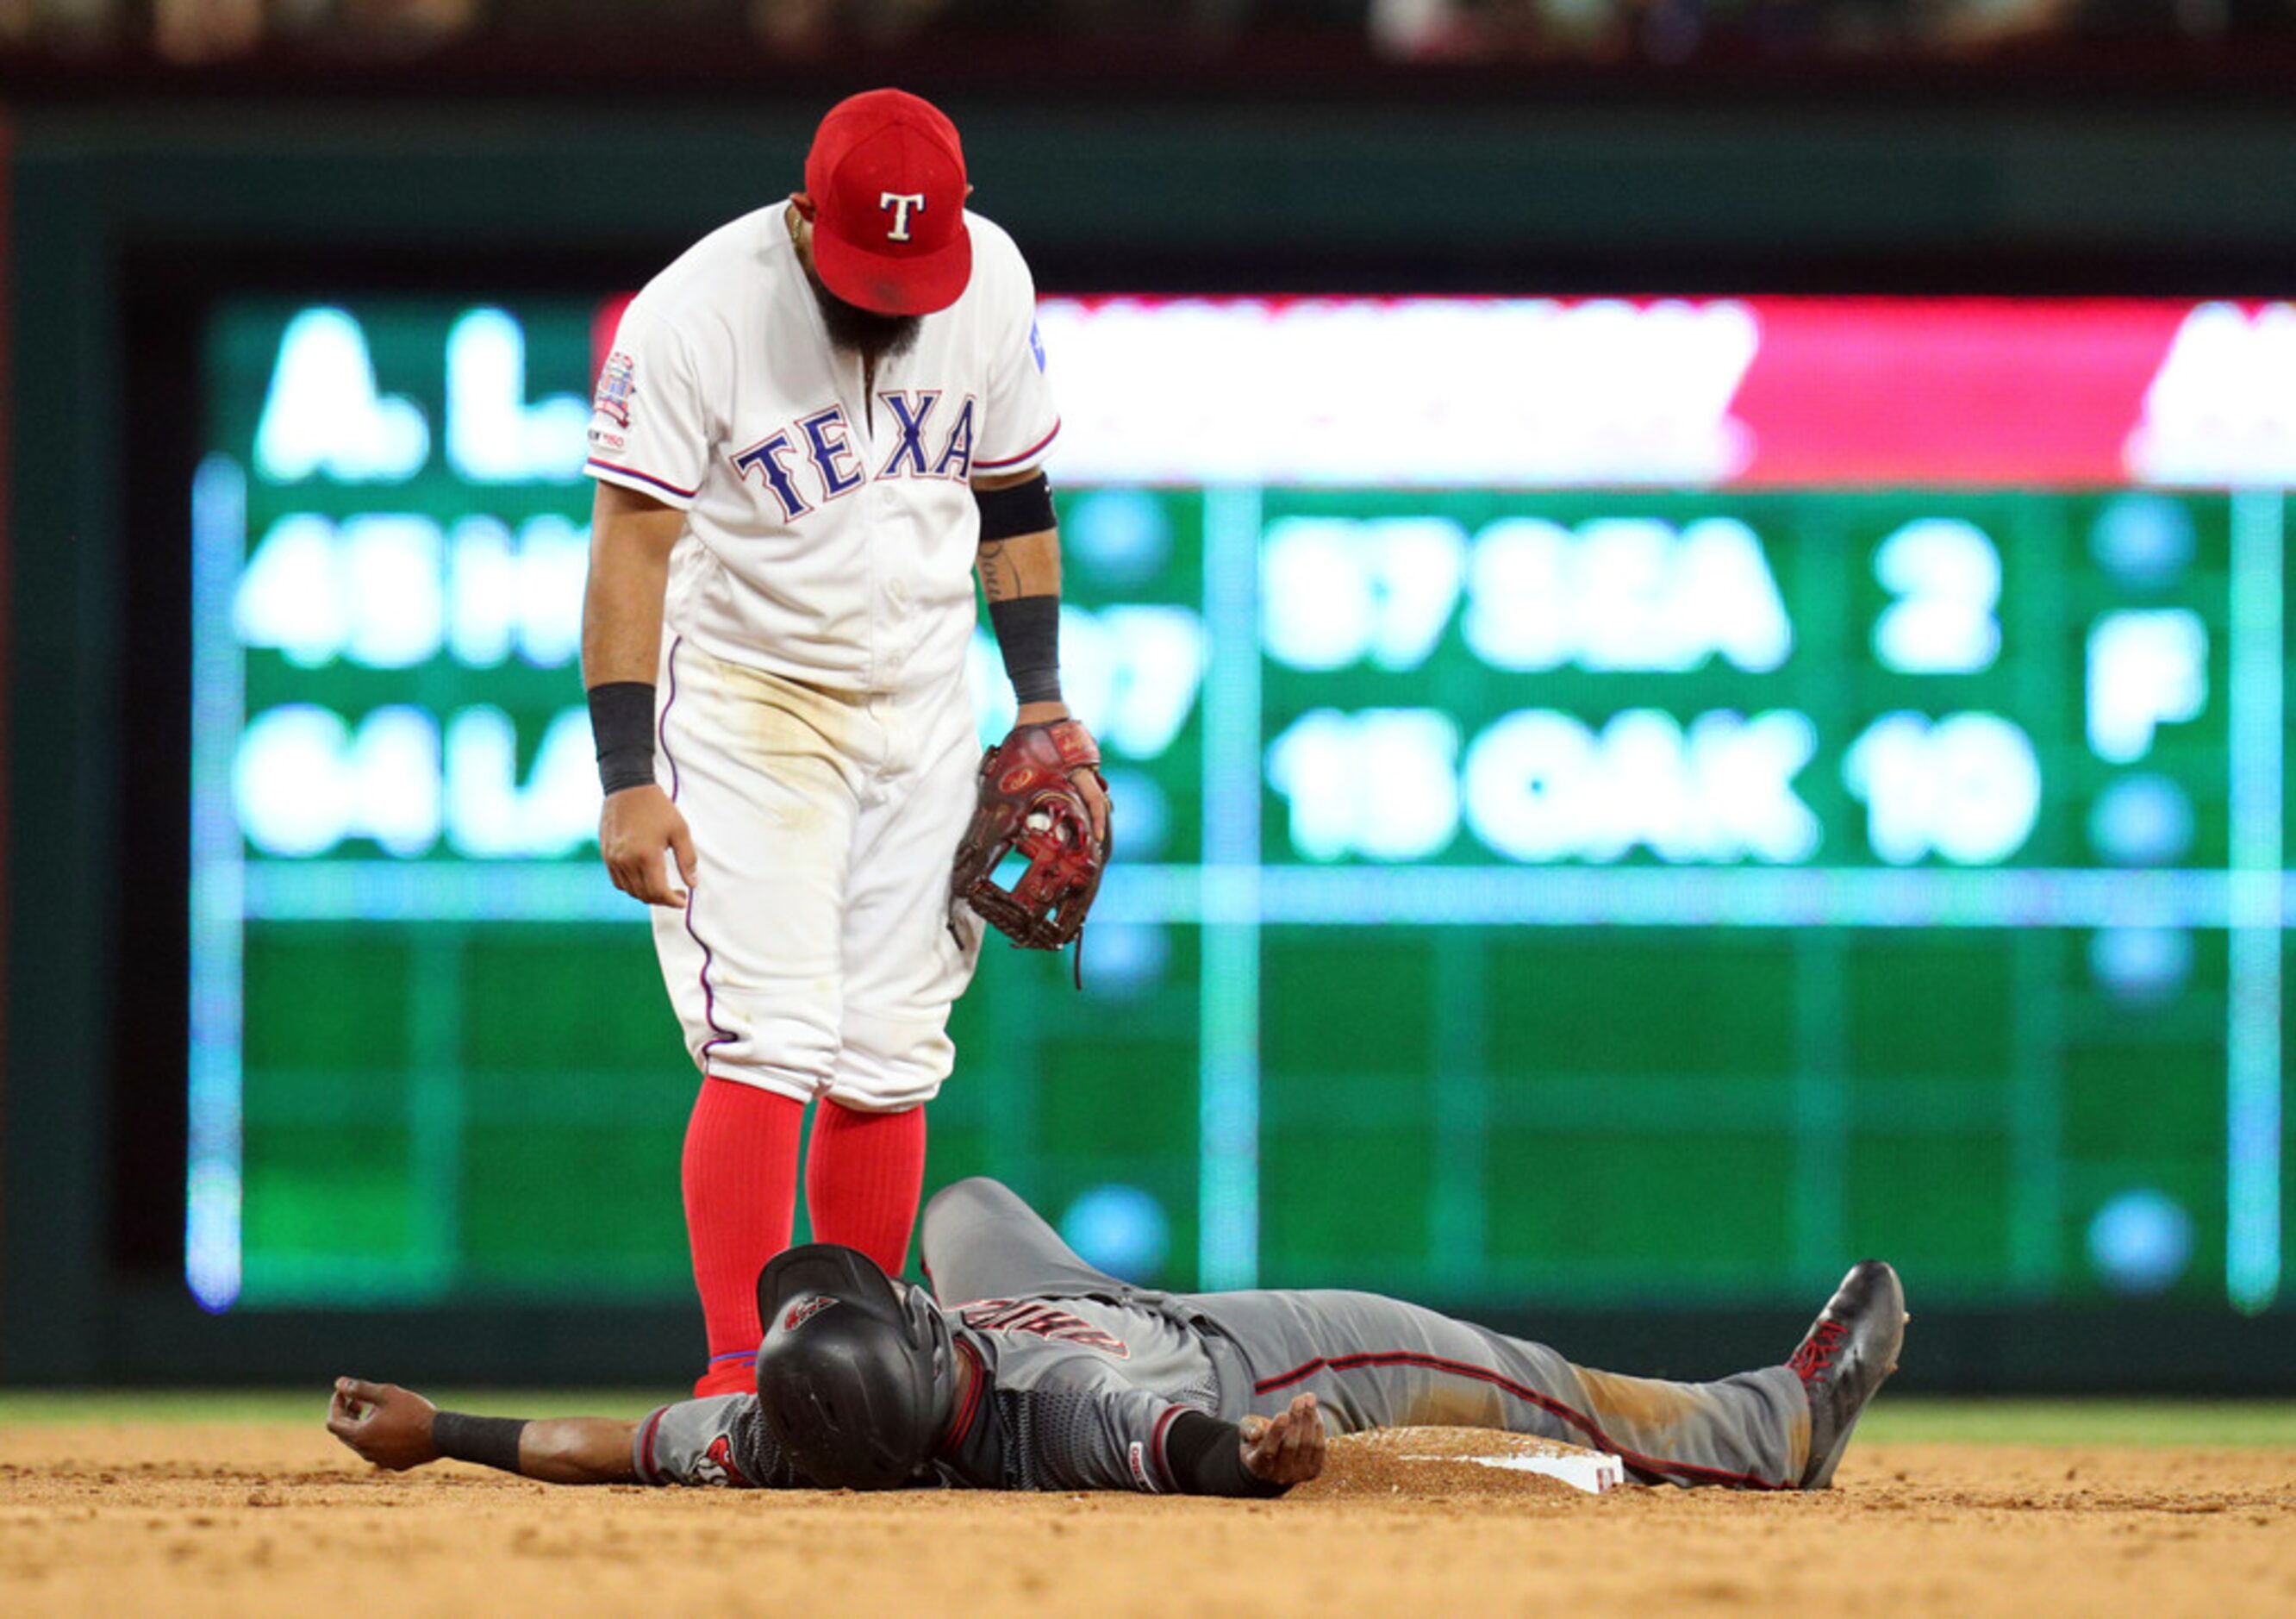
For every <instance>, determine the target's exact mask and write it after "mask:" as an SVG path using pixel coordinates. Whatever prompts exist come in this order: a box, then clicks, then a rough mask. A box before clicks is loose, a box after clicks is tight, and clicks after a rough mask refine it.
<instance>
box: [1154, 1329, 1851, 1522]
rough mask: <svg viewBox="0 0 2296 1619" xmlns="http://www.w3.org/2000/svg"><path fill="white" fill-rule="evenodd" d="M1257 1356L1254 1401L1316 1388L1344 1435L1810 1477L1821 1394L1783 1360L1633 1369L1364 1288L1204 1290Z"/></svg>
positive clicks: (1651, 1471) (1758, 1485)
mask: <svg viewBox="0 0 2296 1619" xmlns="http://www.w3.org/2000/svg"><path fill="white" fill-rule="evenodd" d="M1189 1303H1192V1304H1193V1305H1194V1306H1195V1307H1196V1308H1198V1309H1200V1310H1201V1311H1203V1313H1204V1314H1205V1315H1206V1316H1207V1317H1209V1318H1210V1319H1211V1320H1212V1321H1213V1322H1214V1323H1215V1324H1217V1325H1218V1327H1220V1328H1221V1329H1222V1330H1223V1331H1225V1332H1226V1333H1227V1334H1228V1335H1230V1336H1231V1337H1233V1338H1234V1340H1235V1341H1236V1342H1237V1343H1238V1344H1240V1345H1241V1347H1242V1351H1243V1354H1244V1358H1245V1360H1247V1361H1248V1362H1249V1363H1250V1366H1251V1376H1252V1388H1251V1403H1250V1408H1249V1409H1251V1410H1253V1411H1256V1412H1259V1414H1261V1415H1263V1416H1274V1415H1275V1413H1276V1412H1278V1411H1281V1410H1282V1409H1283V1408H1284V1407H1285V1405H1287V1404H1288V1403H1289V1402H1290V1401H1291V1400H1292V1397H1293V1396H1295V1395H1297V1394H1299V1393H1302V1392H1308V1393H1314V1394H1315V1396H1316V1400H1317V1401H1319V1402H1320V1403H1321V1404H1322V1405H1323V1406H1324V1409H1325V1410H1326V1411H1328V1412H1329V1413H1331V1416H1330V1418H1329V1420H1331V1421H1332V1423H1333V1426H1334V1428H1335V1429H1336V1430H1337V1431H1339V1432H1341V1433H1357V1432H1360V1431H1362V1430H1364V1429H1366V1428H1381V1427H1476V1428H1504V1429H1505V1430H1507V1431H1508V1432H1510V1433H1515V1434H1537V1435H1538V1436H1539V1437H1540V1438H1543V1439H1553V1440H1560V1441H1562V1442H1563V1443H1566V1444H1572V1445H1578V1446H1580V1447H1582V1448H1586V1449H1592V1450H1598V1451H1609V1452H1611V1454H1612V1455H1615V1456H1617V1457H1619V1458H1620V1459H1621V1460H1623V1461H1624V1462H1625V1463H1626V1465H1627V1467H1628V1471H1629V1472H1631V1473H1632V1474H1633V1475H1635V1476H1636V1478H1639V1479H1642V1480H1643V1481H1644V1482H1645V1483H1678V1484H1730V1485H1735V1486H1738V1487H1740V1488H1743V1489H1759V1490H1791V1489H1794V1488H1796V1487H1797V1486H1798V1484H1799V1483H1800V1475H1801V1470H1802V1467H1803V1466H1804V1464H1805V1460H1806V1459H1807V1457H1808V1450H1809V1402H1808V1397H1807V1396H1806V1395H1805V1394H1804V1393H1803V1391H1802V1385H1801V1380H1800V1378H1799V1377H1796V1376H1795V1375H1794V1373H1793V1371H1792V1369H1791V1368H1787V1367H1784V1366H1774V1367H1770V1368H1766V1369H1764V1370H1762V1371H1757V1372H1745V1373H1742V1374H1740V1375H1739V1376H1737V1377H1726V1378H1724V1379H1723V1380H1722V1381H1720V1382H1718V1383H1669V1382H1664V1381H1661V1380H1660V1379H1657V1378H1652V1377H1618V1376H1615V1375H1613V1374H1611V1373H1609V1372H1599V1371H1594V1370H1590V1369H1589V1368H1585V1367H1580V1366H1573V1365H1572V1364H1571V1363H1570V1361H1568V1360H1564V1359H1563V1358H1562V1356H1561V1355H1559V1354H1557V1353H1555V1352H1554V1351H1553V1350H1551V1349H1549V1348H1547V1347H1546V1345H1544V1344H1532V1343H1529V1342H1526V1341H1525V1340H1523V1339H1521V1338H1511V1337H1508V1336H1506V1335H1505V1334H1503V1333H1497V1332H1493V1331H1491V1330H1490V1329H1489V1328H1488V1327H1477V1326H1475V1325H1473V1324H1472V1323H1471V1322H1467V1321H1456V1320H1453V1319H1451V1318H1450V1317H1448V1316H1444V1315H1439V1314H1437V1313H1436V1312H1435V1311H1431V1310H1423V1309H1422V1308H1420V1307H1419V1306H1418V1305H1416V1304H1406V1303H1403V1302H1401V1301H1400V1300H1398V1299H1390V1298H1382V1297H1380V1296H1379V1295H1377V1294H1366V1293H1337V1292H1317V1293H1288V1292H1266V1293H1235V1294H1198V1295H1195V1296H1194V1297H1193V1298H1192V1299H1191V1300H1190V1301H1189Z"/></svg>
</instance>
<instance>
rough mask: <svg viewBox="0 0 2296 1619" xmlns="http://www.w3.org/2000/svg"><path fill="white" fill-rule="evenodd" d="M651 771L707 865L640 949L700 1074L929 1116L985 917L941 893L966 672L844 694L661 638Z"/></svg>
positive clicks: (970, 795) (958, 780)
mask: <svg viewBox="0 0 2296 1619" xmlns="http://www.w3.org/2000/svg"><path fill="white" fill-rule="evenodd" d="M657 690H658V692H659V698H658V716H659V727H658V730H657V733H656V735H657V739H658V741H659V743H660V746H659V747H657V749H656V750H655V771H656V774H657V776H658V777H659V779H660V782H661V785H662V787H663V789H664V790H665V791H666V792H668V793H669V795H670V797H671V798H672V799H673V800H675V801H676V804H677V807H678V808H679V809H681V810H683V811H684V812H685V818H686V822H687V825H688V826H690V827H691V828H692V829H693V846H694V852H695V854H696V856H697V857H698V858H699V859H700V862H701V870H700V875H699V876H698V877H697V879H696V880H695V882H694V883H693V885H692V888H691V891H690V897H689V899H688V900H687V903H686V906H685V910H684V911H683V912H679V911H675V910H670V909H668V908H659V907H658V908H655V910H654V914H653V935H654V948H655V950H656V952H657V953H658V954H659V955H660V958H661V972H662V978H663V981H664V982H666V983H667V984H668V989H669V998H670V1002H671V1004H672V1005H673V1006H674V1007H676V1011H677V1016H678V1021H679V1023H681V1024H683V1025H684V1028H685V1044H686V1049H687V1050H688V1051H690V1052H692V1053H693V1060H694V1063H695V1064H696V1065H698V1066H699V1067H700V1068H701V1071H702V1072H703V1073H705V1074H707V1075H711V1076H714V1077H716V1078H718V1079H722V1080H732V1081H738V1082H740V1083H742V1084H747V1085H755V1086H758V1087H759V1088H761V1089H766V1090H771V1091H775V1092H778V1093H779V1094H781V1095H783V1096H786V1097H791V1098H793V1099H795V1100H797V1101H799V1102H809V1101H812V1100H813V1099H814V1098H816V1097H829V1098H831V1099H832V1100H833V1101H835V1102H837V1103H838V1104H840V1105H842V1106H846V1107H851V1108H857V1109H861V1110H864V1111H873V1112H881V1113H890V1112H895V1111H898V1110H899V1109H902V1108H906V1107H912V1106H914V1105H917V1104H919V1103H922V1102H928V1101H931V1099H932V1097H934V1096H935V1095H936V1094H937V1093H938V1092H939V1089H940V1084H941V1081H943V1080H945V1079H947V1077H948V1072H949V1067H950V1065H951V1064H952V1062H953V1061H954V1060H955V1047H954V1046H953V1045H952V1044H951V1042H950V1040H949V1038H948V1012H949V1007H950V1006H951V1005H953V1004H954V1003H955V999H956V998H957V997H958V996H959V995H961V994H962V993H964V987H965V985H966V984H967V983H969V982H971V981H972V968H973V963H974V961H975V960H976V959H977V958H978V957H979V954H980V921H979V919H978V918H977V917H975V916H973V915H972V911H971V910H970V909H969V908H968V909H966V910H964V911H963V912H962V914H961V916H960V919H959V922H958V927H959V928H960V929H961V930H962V938H960V937H958V936H957V935H955V934H953V933H951V932H950V926H949V903H948V880H949V868H950V866H951V864H952V862H953V861H954V859H955V854H956V845H957V842H958V840H959V839H960V838H961V837H962V836H963V835H964V828H965V826H966V824H967V822H968V821H970V819H971V818H972V808H973V802H974V797H975V788H974V777H975V775H976V772H977V770H978V767H979V763H980V742H979V738H978V736H977V734H976V731H975V729H974V721H973V714H972V700H971V696H970V694H969V693H968V691H967V688H966V686H965V680H964V672H963V670H961V669H960V670H957V671H956V672H955V674H953V675H952V676H951V677H950V678H949V679H948V680H947V681H946V682H944V683H942V684H941V685H940V686H937V687H935V688H934V689H931V690H930V691H925V692H921V693H918V694H912V695H905V696H901V697H858V696H840V695H838V694H832V693H828V692H823V691H819V690H816V689H815V688H813V687H810V686H803V685H800V684H799V683H797V682H795V681H792V680H787V679H783V678H780V677H778V676H775V675H770V674H767V673H766V672H764V671H763V670H755V669H750V668H747V667H744V666H742V665H739V664H734V663H728V662H724V661H723V660H721V659H718V658H716V657H713V656H712V655H710V654H709V653H706V652H704V651H702V650H701V648H700V647H697V646H695V645H693V643H692V642H690V641H685V640H682V639H673V640H672V641H671V642H670V644H669V645H668V647H667V649H666V650H665V652H664V653H663V659H662V678H661V680H660V684H659V686H658V687H657Z"/></svg>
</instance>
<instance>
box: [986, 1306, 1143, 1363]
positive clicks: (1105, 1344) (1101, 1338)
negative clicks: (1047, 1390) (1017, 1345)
mask: <svg viewBox="0 0 2296 1619" xmlns="http://www.w3.org/2000/svg"><path fill="white" fill-rule="evenodd" d="M958 1313H959V1314H961V1315H962V1316H963V1317H964V1324H965V1325H966V1326H967V1327H972V1328H973V1329H974V1330H975V1331H977V1332H1025V1333H1028V1334H1029V1335H1032V1336H1035V1337H1039V1338H1047V1339H1050V1340H1052V1341H1053V1342H1054V1343H1056V1344H1082V1345H1083V1346H1084V1347H1086V1348H1087V1349H1098V1350H1105V1351H1106V1352H1108V1353H1110V1354H1111V1355H1114V1356H1115V1357H1116V1358H1117V1359H1118V1360H1130V1359H1132V1352H1131V1351H1130V1350H1129V1349H1128V1348H1126V1347H1125V1344H1124V1340H1123V1339H1121V1338H1119V1337H1118V1336H1116V1335H1114V1334H1113V1333H1110V1332H1107V1331H1105V1330H1103V1328H1101V1327H1095V1326H1094V1325H1093V1324H1092V1323H1091V1322H1089V1321H1087V1320H1086V1319H1084V1318H1083V1317H1081V1316H1075V1315H1070V1313H1069V1312H1068V1311H1065V1310H1058V1309H1055V1308H1054V1307H1053V1306H1052V1305H1050V1304H1046V1303H1039V1302H1038V1301H1037V1300H1034V1299H1021V1300H1014V1299H982V1300H981V1301H980V1303H976V1304H967V1305H966V1306H964V1309H963V1310H962V1311H959V1312H958Z"/></svg>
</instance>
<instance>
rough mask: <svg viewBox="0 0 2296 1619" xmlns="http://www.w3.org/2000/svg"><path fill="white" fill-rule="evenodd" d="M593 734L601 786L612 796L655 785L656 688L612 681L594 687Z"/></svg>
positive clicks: (646, 683) (636, 681)
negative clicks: (654, 692) (634, 788)
mask: <svg viewBox="0 0 2296 1619" xmlns="http://www.w3.org/2000/svg"><path fill="white" fill-rule="evenodd" d="M590 734H591V736H593V737H594V738H595V739H596V741H597V744H598V785H600V786H601V787H603V788H604V789H605V790H606V792H607V793H608V795H609V796H611V795H612V794H613V793H619V792H620V791H621V790H622V789H623V788H625V787H650V786H652V785H653V687H652V685H650V684H649V683H648V682H646V681H644V680H609V681H607V682H606V683H605V684H604V685H603V686H592V687H591V688H590Z"/></svg>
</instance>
